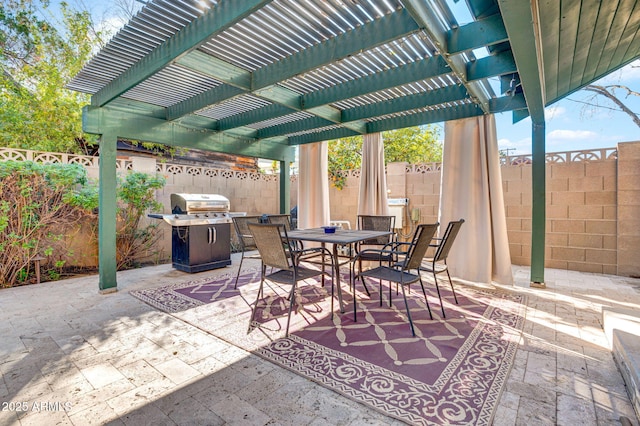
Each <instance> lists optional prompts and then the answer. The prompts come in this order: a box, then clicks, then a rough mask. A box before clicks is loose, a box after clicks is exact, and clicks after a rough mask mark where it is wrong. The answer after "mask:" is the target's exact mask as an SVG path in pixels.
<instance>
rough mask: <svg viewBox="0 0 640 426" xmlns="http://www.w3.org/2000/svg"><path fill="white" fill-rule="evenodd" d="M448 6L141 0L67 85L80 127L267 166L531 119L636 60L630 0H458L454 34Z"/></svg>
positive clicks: (426, 2) (385, 1) (639, 40)
mask: <svg viewBox="0 0 640 426" xmlns="http://www.w3.org/2000/svg"><path fill="white" fill-rule="evenodd" d="M450 5H453V3H452V0H449V1H445V0H405V1H403V2H400V1H397V0H274V1H268V0H247V1H232V0H228V1H224V0H223V1H212V0H155V1H152V2H149V3H148V4H147V5H146V6H145V7H144V8H143V9H142V10H141V11H140V12H139V13H138V14H137V15H136V16H135V17H134V18H133V19H132V20H131V21H130V22H129V23H128V24H127V25H126V26H125V27H124V28H122V30H120V32H119V33H118V34H117V35H116V36H115V37H114V38H113V39H112V40H111V41H110V42H109V43H108V45H107V46H105V47H104V48H103V49H102V50H101V51H100V52H99V53H98V54H97V55H96V56H95V57H94V58H93V59H92V60H91V61H90V63H88V64H87V65H86V67H85V68H84V69H83V70H82V71H81V72H80V73H79V74H78V75H77V76H76V77H75V78H74V79H73V81H72V82H71V83H70V84H69V87H70V88H71V89H73V90H77V91H81V92H85V93H89V94H91V95H92V101H91V107H90V108H88V109H87V111H86V112H85V128H86V130H87V131H89V132H94V133H103V132H105V131H106V130H105V128H106V127H109V125H107V122H106V121H105V120H112V121H116V122H118V123H119V126H118V132H119V134H118V135H119V136H121V137H129V138H133V139H142V140H152V141H155V142H161V143H168V144H170V145H180V146H185V147H190V146H191V147H198V148H204V149H211V150H216V151H223V152H232V153H237V154H246V155H261V156H264V157H266V158H274V159H282V156H283V152H284V151H283V148H284V147H288V146H292V145H298V144H303V143H310V142H316V141H321V140H326V139H333V138H338V137H344V136H351V135H357V134H364V133H371V132H377V131H383V130H390V129H395V128H401V127H407V126H413V125H421V124H426V123H432V122H439V121H445V120H450V119H456V118H463V117H469V116H473V115H479V114H485V113H492V112H498V111H511V110H513V111H515V114H514V117H515V119H519V118H522V117H524V116H527V115H532V116H533V118H534V120H536V118H537V119H538V120H542V119H543V111H542V110H543V108H544V106H546V105H548V104H549V103H552V102H554V101H556V100H558V99H561V98H562V97H564V96H566V95H567V94H569V93H571V92H573V91H575V90H577V89H579V88H580V87H583V86H584V85H586V84H588V83H590V82H592V81H594V80H596V79H598V78H600V77H601V76H603V75H605V74H607V73H609V72H611V71H612V70H615V69H617V68H619V67H620V66H623V65H624V64H626V63H629V62H630V61H631V60H633V59H634V58H637V57H638V54H639V53H640V37H638V35H637V30H638V22H639V21H640V11H639V9H640V6H639V5H638V3H637V2H636V1H630V0H621V1H614V2H600V1H587V0H563V1H562V2H559V1H555V0H553V1H551V0H544V1H543V0H537V1H532V2H523V1H520V0H499V1H498V0H467V7H468V9H469V11H470V15H471V20H470V22H469V23H465V24H463V25H460V24H459V23H458V22H456V18H455V17H454V14H453V13H452V11H451V9H450V7H449V6H450ZM474 52H481V56H480V57H476V55H475V54H474ZM498 80H501V83H502V84H501V85H498V84H497V81H498ZM491 81H493V83H494V84H493V85H492V84H490V82H491ZM512 81H514V82H515V83H512ZM510 85H511V86H513V87H515V88H516V89H515V91H513V90H512V91H509V92H508V94H507V95H503V94H502V93H503V92H507V90H508V89H509V87H510ZM494 87H495V88H498V87H500V88H499V89H498V90H497V92H501V93H496V91H495V90H494ZM522 89H524V91H523V90H522ZM523 92H524V93H523ZM105 126H106V127H105ZM169 129H171V132H169V133H175V137H174V138H169V137H167V131H168V130H169ZM194 130H196V131H200V132H204V133H203V136H201V137H199V138H185V137H178V135H182V136H184V134H185V133H184V132H187V131H194ZM176 132H177V133H176ZM205 134H206V136H204V135H205ZM237 151H241V152H237Z"/></svg>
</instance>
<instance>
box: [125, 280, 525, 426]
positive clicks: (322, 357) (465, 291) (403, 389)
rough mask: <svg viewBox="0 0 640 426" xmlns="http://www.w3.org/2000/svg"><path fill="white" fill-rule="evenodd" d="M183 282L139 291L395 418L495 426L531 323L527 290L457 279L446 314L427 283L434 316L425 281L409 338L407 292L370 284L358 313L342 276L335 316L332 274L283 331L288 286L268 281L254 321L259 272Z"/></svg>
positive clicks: (303, 300)
mask: <svg viewBox="0 0 640 426" xmlns="http://www.w3.org/2000/svg"><path fill="white" fill-rule="evenodd" d="M234 279H235V277H234V276H229V275H227V276H224V277H220V278H216V279H208V280H200V281H194V282H189V283H183V284H176V285H172V286H167V287H161V288H157V289H149V290H141V291H134V292H132V294H133V295H134V296H135V297H137V298H139V299H141V300H143V301H145V302H147V303H149V304H151V305H152V306H155V307H157V308H159V309H161V310H163V311H166V312H169V313H172V314H173V315H175V316H176V317H178V318H180V319H183V320H185V321H187V322H189V323H191V324H193V325H195V326H197V327H199V328H201V329H203V330H205V331H207V332H209V333H211V334H213V335H215V336H218V337H220V338H222V339H224V340H226V341H228V342H230V343H232V344H234V345H236V346H239V347H241V348H244V349H246V350H250V351H253V352H254V353H256V354H258V355H260V356H262V357H264V358H266V359H269V360H271V361H272V362H274V363H276V364H278V365H281V366H283V367H285V368H288V369H290V370H292V371H294V372H296V373H298V374H300V375H302V376H304V377H307V378H309V379H310V380H313V381H315V382H317V383H321V384H322V385H324V386H326V387H328V388H330V389H332V390H334V391H336V392H338V393H340V394H342V395H345V396H347V397H349V398H352V399H354V400H356V401H359V402H361V403H363V404H365V405H368V406H370V407H372V408H375V409H377V410H379V411H382V412H383V413H385V414H387V415H388V416H390V417H394V418H397V419H399V420H402V421H405V422H407V423H411V424H424V425H442V424H447V425H456V424H457V425H489V424H491V420H492V417H493V413H494V410H495V408H496V405H497V403H498V401H499V399H500V394H501V391H502V388H503V385H504V383H505V381H506V379H507V377H508V375H509V372H510V370H511V366H512V364H513V360H514V358H515V353H516V349H517V345H518V342H519V339H520V334H521V331H522V327H523V323H524V312H525V303H524V302H525V300H523V296H521V295H518V294H511V293H508V292H501V291H497V290H493V289H485V288H478V287H471V286H466V285H460V284H458V285H456V291H457V294H458V301H459V304H458V305H456V304H455V303H454V300H453V295H452V293H451V291H450V289H449V290H447V289H448V283H447V284H446V285H444V284H443V285H441V286H440V287H441V291H442V293H443V294H442V295H443V300H444V305H445V313H446V318H443V317H442V312H441V310H440V304H439V301H438V297H437V294H436V293H435V287H434V286H433V284H431V283H429V282H428V281H425V287H426V289H427V295H428V300H429V303H430V306H431V310H432V313H433V320H431V319H430V318H429V314H428V312H427V310H426V305H425V303H424V296H423V295H422V291H421V290H420V285H419V284H417V285H413V286H412V288H411V292H410V293H409V294H408V299H409V307H410V310H411V315H412V318H413V322H414V326H415V330H416V336H415V337H413V336H412V335H411V330H410V328H409V323H408V321H407V318H406V309H405V305H404V301H403V299H402V293H400V294H398V295H396V289H395V286H394V287H393V299H392V300H393V304H392V307H389V299H388V298H389V288H388V284H387V283H383V286H382V289H383V304H382V306H380V304H379V294H378V283H377V282H373V281H371V282H369V283H368V287H369V290H370V291H371V298H369V297H368V296H367V295H366V294H365V293H364V289H363V288H362V287H361V284H360V283H358V284H357V296H358V320H357V322H354V320H353V299H352V297H351V293H350V292H349V291H348V289H347V288H348V285H347V283H348V279H347V277H345V279H344V280H343V289H344V291H343V296H344V301H345V313H344V314H340V313H339V308H338V302H337V300H335V301H334V307H335V315H333V316H332V315H331V311H330V302H331V299H330V297H329V294H330V293H329V292H330V289H331V286H330V284H331V283H330V281H329V280H327V282H326V284H325V286H324V287H322V286H321V285H320V283H319V282H317V281H314V280H308V281H307V282H305V283H301V287H300V291H299V295H298V296H297V297H296V301H297V304H296V305H295V306H294V312H293V313H292V315H291V328H290V334H289V337H288V338H284V329H285V327H286V321H287V309H288V301H287V300H286V290H287V289H286V288H280V287H277V286H273V285H270V286H265V299H263V300H262V301H260V303H259V305H258V306H259V308H258V310H257V313H256V320H255V323H254V324H252V326H251V327H249V319H250V315H251V308H250V304H252V303H253V302H254V300H255V297H256V294H257V288H258V284H259V281H260V277H259V272H255V273H253V274H247V275H243V276H241V277H240V282H239V284H238V289H237V290H234V289H233V284H234Z"/></svg>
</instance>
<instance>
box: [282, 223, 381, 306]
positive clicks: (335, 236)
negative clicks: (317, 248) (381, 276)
mask: <svg viewBox="0 0 640 426" xmlns="http://www.w3.org/2000/svg"><path fill="white" fill-rule="evenodd" d="M390 234H392V232H391V231H368V230H361V229H340V228H338V229H336V230H335V232H334V233H327V232H325V230H324V228H310V229H297V230H294V231H289V232H287V236H288V237H289V239H290V240H297V241H312V242H318V243H320V244H321V245H322V247H325V245H326V244H327V243H328V244H333V250H332V254H333V261H334V262H333V264H334V265H335V277H336V278H335V279H336V286H337V287H338V301H339V302H340V312H342V313H344V305H343V303H342V288H341V287H340V262H339V257H340V256H339V254H338V246H344V245H351V244H354V243H358V242H360V241H366V240H370V239H374V238H377V237H382V236H384V235H390ZM349 253H351V250H349Z"/></svg>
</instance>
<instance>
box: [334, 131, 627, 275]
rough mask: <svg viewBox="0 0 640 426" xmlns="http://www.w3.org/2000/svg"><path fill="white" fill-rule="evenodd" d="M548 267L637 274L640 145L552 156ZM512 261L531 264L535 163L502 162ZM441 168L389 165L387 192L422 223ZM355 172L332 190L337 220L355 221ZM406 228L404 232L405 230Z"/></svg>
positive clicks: (434, 205) (432, 205)
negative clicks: (404, 200) (601, 153)
mask: <svg viewBox="0 0 640 426" xmlns="http://www.w3.org/2000/svg"><path fill="white" fill-rule="evenodd" d="M549 159H550V162H548V163H547V170H546V185H547V199H546V202H547V210H546V212H547V221H546V252H545V258H546V262H545V264H546V266H548V267H552V268H559V269H569V270H576V271H583V272H593V273H604V274H618V275H624V276H639V275H640V255H639V254H638V253H640V142H626V143H620V144H619V145H618V154H617V159H616V157H615V156H611V157H608V158H606V157H604V156H601V157H597V156H593V155H590V154H589V153H586V152H585V153H582V152H579V153H563V154H562V155H553V154H549ZM501 173H502V183H503V189H504V203H505V211H506V215H507V232H508V236H509V247H510V252H511V261H512V263H513V264H516V265H529V264H530V262H531V184H532V182H531V165H530V164H528V163H527V162H526V161H524V162H522V163H521V164H518V165H503V166H502V167H501ZM440 176H441V174H440V171H439V169H438V167H437V166H435V165H407V164H406V163H395V164H390V165H388V166H387V184H388V188H389V190H390V194H389V196H390V197H393V198H400V197H406V198H409V200H410V205H409V209H416V208H417V209H419V210H420V222H422V223H429V222H435V221H436V220H437V218H438V208H439V197H440ZM358 184H359V179H358V175H357V174H355V173H351V174H349V178H348V179H347V186H346V187H345V189H344V190H342V191H339V190H337V189H336V188H331V190H330V197H331V215H332V219H340V220H349V221H350V222H351V224H352V226H354V225H355V223H356V215H357V212H356V209H357V197H358ZM404 231H405V232H406V231H407V229H405V230H404Z"/></svg>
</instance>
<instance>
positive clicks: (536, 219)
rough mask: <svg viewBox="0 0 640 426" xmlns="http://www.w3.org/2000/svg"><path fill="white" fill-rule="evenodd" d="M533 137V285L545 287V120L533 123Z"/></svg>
mask: <svg viewBox="0 0 640 426" xmlns="http://www.w3.org/2000/svg"><path fill="white" fill-rule="evenodd" d="M532 139H533V144H532V153H533V155H532V157H533V163H532V168H531V172H532V191H533V193H532V212H531V286H532V287H545V284H544V249H545V232H546V226H545V225H546V212H545V208H546V175H545V165H546V164H545V163H546V159H545V157H546V152H545V151H546V150H545V122H544V121H542V122H541V123H533V124H532Z"/></svg>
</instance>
